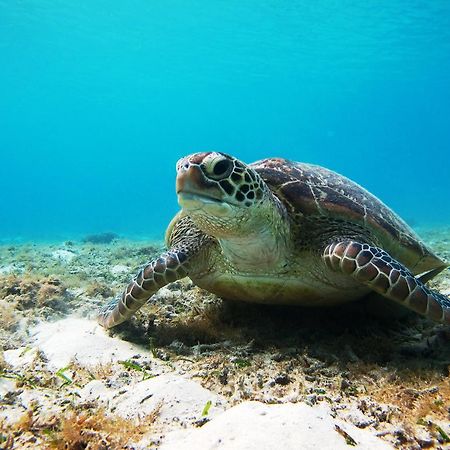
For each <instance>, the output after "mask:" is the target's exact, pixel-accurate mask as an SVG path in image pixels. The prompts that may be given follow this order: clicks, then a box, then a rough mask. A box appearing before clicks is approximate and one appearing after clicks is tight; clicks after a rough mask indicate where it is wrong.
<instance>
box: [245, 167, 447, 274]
mask: <svg viewBox="0 0 450 450" xmlns="http://www.w3.org/2000/svg"><path fill="white" fill-rule="evenodd" d="M250 167H252V168H253V169H254V170H255V171H256V172H258V173H259V175H260V176H261V177H262V178H263V180H264V181H265V182H266V183H267V185H268V186H269V188H270V189H271V190H272V191H273V193H274V194H275V195H276V196H277V197H278V198H279V199H280V200H281V201H282V202H283V203H284V205H285V206H286V208H287V210H288V213H289V214H290V216H291V217H292V218H293V219H294V220H295V221H299V220H301V218H302V217H305V216H307V217H309V218H311V217H314V216H319V217H324V216H325V217H327V218H330V219H337V220H343V221H345V222H352V223H355V224H358V225H359V226H362V227H364V228H365V229H366V230H367V231H368V232H369V233H370V234H371V235H372V236H374V237H375V238H376V241H377V242H379V244H380V245H381V246H383V248H384V250H386V251H388V252H389V253H390V254H391V255H392V256H393V257H394V258H396V259H398V260H399V261H400V262H402V263H403V264H405V265H406V266H407V267H408V268H409V269H410V270H411V271H412V272H413V273H414V274H421V273H424V272H428V271H431V270H434V269H441V270H442V269H443V268H445V267H446V266H447V265H446V263H444V261H442V260H441V259H440V258H439V257H438V256H436V255H435V254H434V253H433V252H432V251H431V250H430V249H429V248H428V247H427V246H426V245H425V244H424V243H423V242H422V241H421V240H420V238H419V237H418V236H417V235H416V234H415V232H414V231H413V230H412V229H411V228H410V227H409V226H408V225H407V224H406V223H405V222H404V221H403V220H402V219H401V218H400V217H398V216H397V215H396V214H395V213H394V212H393V211H392V210H391V209H390V208H388V207H387V206H386V205H385V204H384V203H383V202H382V201H381V200H379V199H378V198H377V197H375V196H374V195H372V194H371V193H370V192H368V191H367V190H365V189H364V188H363V187H361V186H360V185H358V184H357V183H355V182H353V181H352V180H350V179H348V178H346V177H344V176H342V175H339V174H338V173H336V172H333V171H331V170H328V169H325V168H323V167H320V166H317V165H313V164H306V163H298V162H294V161H289V160H286V159H282V158H269V159H263V160H261V161H257V162H255V163H253V164H250ZM437 272H439V270H437Z"/></svg>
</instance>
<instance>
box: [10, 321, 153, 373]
mask: <svg viewBox="0 0 450 450" xmlns="http://www.w3.org/2000/svg"><path fill="white" fill-rule="evenodd" d="M32 336H33V337H34V343H33V344H32V345H33V346H34V347H37V348H38V349H39V350H41V351H42V352H43V353H44V355H45V357H46V358H47V359H48V367H49V368H50V370H58V369H60V368H62V367H65V366H67V365H68V364H69V363H70V362H71V361H76V362H77V363H78V364H80V365H82V366H85V367H95V366H98V365H99V364H103V365H105V364H108V363H111V362H115V361H118V360H127V359H129V358H131V357H133V356H135V355H139V354H140V355H142V356H146V357H148V358H152V355H151V352H150V351H147V350H145V349H144V348H142V347H138V346H137V345H134V344H131V343H129V342H125V341H122V340H120V339H118V338H112V337H110V336H108V335H107V333H106V331H105V330H104V329H103V328H102V327H100V326H99V325H98V324H97V322H95V321H93V320H87V319H80V318H72V317H69V318H67V319H63V320H59V321H57V322H52V323H45V322H43V323H40V324H39V325H38V326H37V327H36V328H35V329H34V330H33V333H32ZM5 358H6V352H5Z"/></svg>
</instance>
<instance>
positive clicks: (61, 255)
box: [52, 249, 77, 264]
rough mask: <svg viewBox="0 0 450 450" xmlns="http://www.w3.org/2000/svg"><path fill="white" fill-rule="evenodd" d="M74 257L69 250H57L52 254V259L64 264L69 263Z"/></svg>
mask: <svg viewBox="0 0 450 450" xmlns="http://www.w3.org/2000/svg"><path fill="white" fill-rule="evenodd" d="M75 256H77V255H76V254H75V253H74V252H71V251H69V250H63V249H59V250H55V251H54V252H52V258H54V259H56V260H58V261H60V262H62V263H66V264H68V263H70V262H71V261H72V259H73V258H75Z"/></svg>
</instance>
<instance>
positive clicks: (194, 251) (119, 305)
mask: <svg viewBox="0 0 450 450" xmlns="http://www.w3.org/2000/svg"><path fill="white" fill-rule="evenodd" d="M211 242H212V239H211V237H210V236H208V235H206V234H204V233H202V232H201V231H200V230H199V229H198V228H197V227H195V225H194V224H193V223H192V221H191V219H190V218H189V217H187V216H184V217H182V216H181V215H178V216H176V217H175V218H174V220H173V221H172V223H171V224H170V225H169V228H168V236H167V244H168V245H170V247H171V249H170V250H168V251H167V252H166V253H163V254H162V255H161V256H160V257H159V258H157V259H155V260H153V261H151V262H150V263H149V264H147V265H146V266H145V267H144V268H143V269H142V270H141V271H140V272H139V273H138V274H137V275H136V276H135V277H134V278H133V280H132V281H131V283H130V284H129V285H128V287H127V288H126V289H125V291H124V293H123V294H122V295H120V296H118V297H115V298H113V299H112V300H110V301H109V302H108V303H106V304H105V305H104V306H103V307H102V308H101V309H100V311H99V314H98V316H97V320H98V322H99V324H100V325H102V326H103V327H105V328H111V327H114V326H116V325H119V324H120V323H122V322H124V321H125V320H128V319H129V318H130V317H131V316H132V315H133V314H134V313H135V312H136V311H137V310H138V309H139V308H140V307H141V306H142V305H144V304H145V303H146V302H147V300H148V299H149V298H150V297H151V296H152V295H153V294H154V293H156V292H157V291H158V289H160V288H162V287H163V286H166V285H167V284H169V283H172V282H173V281H176V280H179V279H180V278H184V277H186V276H188V275H189V273H190V272H191V271H192V270H196V271H202V270H203V267H204V266H205V265H207V264H208V259H207V253H208V249H209V247H210V244H211Z"/></svg>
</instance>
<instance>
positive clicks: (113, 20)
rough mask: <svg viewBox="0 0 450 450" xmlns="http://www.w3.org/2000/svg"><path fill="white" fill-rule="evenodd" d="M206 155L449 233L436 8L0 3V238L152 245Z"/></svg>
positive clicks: (444, 25)
mask: <svg viewBox="0 0 450 450" xmlns="http://www.w3.org/2000/svg"><path fill="white" fill-rule="evenodd" d="M210 149H214V150H218V151H223V152H227V153H230V154H233V155H235V156H237V157H239V158H241V159H243V160H244V161H246V162H251V161H253V160H257V159H261V158H264V157H268V156H283V157H287V158H291V159H294V160H299V161H307V162H312V163H316V164H321V165H324V166H326V167H329V168H331V169H334V170H336V171H339V172H341V173H343V174H345V175H347V176H349V177H350V178H353V179H354V180H356V181H358V182H359V183H361V184H362V185H364V186H365V187H366V188H368V189H369V190H370V191H372V192H373V193H375V194H376V195H378V196H379V197H380V198H381V199H382V200H384V201H385V202H386V203H387V204H388V205H389V206H391V207H392V208H393V209H394V210H396V211H397V212H398V213H399V214H400V215H402V216H403V217H404V218H405V219H406V220H408V221H410V222H411V223H413V224H416V225H417V224H419V225H422V224H424V225H426V224H449V223H450V208H449V194H450V177H449V175H450V170H449V165H450V164H449V163H450V2H449V1H447V0H442V1H440V0H435V1H418V0H408V1H406V0H378V1H374V0H373V1H372V0H368V1H364V2H355V1H346V0H344V1H336V0H318V1H314V2H313V1H307V0H302V1H272V0H270V1H269V0H262V1H258V2H257V1H253V0H247V1H242V0H240V1H237V0H226V1H225V0H215V1H206V0H204V1H200V0H164V1H162V0H129V1H126V2H124V1H117V0H108V1H106V0H80V1H76V2H75V1H69V0H51V1H50V0H21V1H12V0H0V239H3V240H8V239H34V240H39V239H52V238H54V239H60V238H73V237H76V236H80V235H83V234H86V233H91V232H102V231H115V232H117V233H119V234H122V235H124V236H149V237H158V236H161V235H162V233H163V230H164V229H165V226H166V224H167V223H168V221H169V220H170V218H171V216H172V215H173V214H174V212H175V211H176V210H177V209H178V208H177V203H176V196H175V192H174V179H175V163H176V161H177V159H178V158H180V157H181V156H183V155H186V154H189V153H192V152H196V151H204V150H210Z"/></svg>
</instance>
